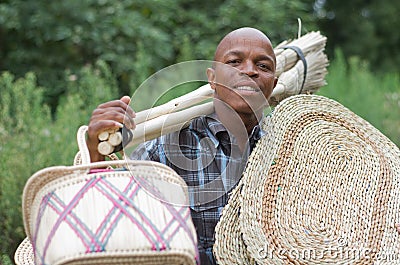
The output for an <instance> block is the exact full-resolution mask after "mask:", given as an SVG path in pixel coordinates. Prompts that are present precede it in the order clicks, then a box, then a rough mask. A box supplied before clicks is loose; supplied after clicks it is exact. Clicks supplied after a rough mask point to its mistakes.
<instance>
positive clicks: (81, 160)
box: [74, 125, 90, 165]
mask: <svg viewBox="0 0 400 265" xmlns="http://www.w3.org/2000/svg"><path fill="white" fill-rule="evenodd" d="M87 130H88V126H87V125H82V126H81V127H79V129H78V132H77V133H76V140H77V142H78V148H79V152H78V153H77V154H76V156H75V159H74V165H78V164H81V165H89V164H90V153H89V149H88V147H87V145H86V132H87Z"/></svg>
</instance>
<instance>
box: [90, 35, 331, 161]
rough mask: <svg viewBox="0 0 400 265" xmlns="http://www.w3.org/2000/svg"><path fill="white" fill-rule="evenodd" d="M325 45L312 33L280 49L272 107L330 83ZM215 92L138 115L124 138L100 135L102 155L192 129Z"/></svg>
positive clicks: (206, 111) (204, 90) (205, 89)
mask: <svg viewBox="0 0 400 265" xmlns="http://www.w3.org/2000/svg"><path fill="white" fill-rule="evenodd" d="M325 44H326V37H324V36H322V35H321V34H320V33H319V32H310V33H308V34H306V35H304V36H302V37H300V38H298V39H295V40H293V41H284V42H282V43H280V44H279V45H277V46H276V48H275V49H274V52H275V54H276V62H277V64H276V76H277V77H278V78H279V79H278V84H277V85H276V87H275V88H274V90H273V92H272V94H271V97H270V99H269V100H268V101H269V104H270V105H272V106H276V105H277V104H278V103H279V102H280V101H282V100H283V99H285V98H287V97H289V96H291V95H296V94H299V93H308V94H311V93H314V92H315V91H317V90H318V89H319V88H320V87H322V86H324V85H325V84H326V82H325V75H326V74H327V69H326V67H327V66H328V59H327V57H326V55H325V54H324V49H325ZM213 93H214V90H212V89H211V87H210V85H209V84H206V85H204V86H201V87H200V88H198V89H196V90H194V91H192V92H190V93H187V94H185V95H183V96H181V97H178V98H176V99H173V100H171V101H169V102H167V103H165V104H163V105H160V106H157V107H154V108H150V109H147V110H143V111H141V112H138V113H137V114H136V117H135V119H134V120H135V123H136V128H135V129H134V130H125V129H124V130H123V131H126V132H125V133H126V134H127V135H124V137H123V136H122V134H121V132H119V131H114V132H112V131H108V132H104V134H103V133H101V134H99V140H100V143H99V145H98V151H99V153H101V154H102V155H109V154H111V153H113V152H117V151H119V150H121V149H122V144H121V143H122V140H123V139H124V141H125V142H124V147H130V146H133V145H135V144H138V143H140V142H143V141H148V140H151V139H154V138H157V137H159V136H161V135H164V134H168V133H171V132H174V131H178V130H180V129H182V128H184V127H186V126H188V124H189V123H190V121H191V120H192V119H194V118H196V117H199V116H202V115H208V114H210V113H212V112H213V111H214V108H213V103H212V102H208V103H204V104H201V105H197V104H198V103H201V102H202V101H204V100H206V99H210V98H212V96H213ZM114 134H117V135H118V136H114ZM127 138H128V139H127ZM126 139H127V140H126Z"/></svg>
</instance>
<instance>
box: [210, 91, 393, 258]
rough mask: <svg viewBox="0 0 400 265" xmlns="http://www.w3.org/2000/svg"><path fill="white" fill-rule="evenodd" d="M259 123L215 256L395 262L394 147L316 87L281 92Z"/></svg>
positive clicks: (219, 233)
mask: <svg viewBox="0 0 400 265" xmlns="http://www.w3.org/2000/svg"><path fill="white" fill-rule="evenodd" d="M263 126H264V129H266V131H267V135H266V136H265V137H263V138H262V139H260V141H259V142H258V143H257V146H256V148H255V149H254V151H253V153H252V154H251V156H250V158H249V161H248V165H247V167H246V171H245V173H244V175H243V179H242V182H241V185H242V186H241V187H239V188H238V190H239V189H240V190H241V191H240V194H236V193H237V192H238V191H237V190H235V191H234V192H233V194H232V195H231V198H230V200H229V202H228V204H227V206H226V208H225V209H224V211H223V215H222V217H221V220H220V223H219V224H218V226H217V230H216V233H217V235H216V239H217V242H216V246H215V247H214V248H215V249H214V252H215V254H216V256H217V259H218V261H219V263H220V264H233V263H235V264H251V263H253V262H254V260H255V262H256V263H257V264H400V235H399V233H398V232H397V231H396V228H395V224H396V223H400V151H399V148H398V147H397V146H396V145H394V144H393V143H392V142H391V141H390V140H388V139H387V138H386V137H385V136H384V135H382V134H381V133H380V132H379V131H378V130H377V129H375V128H374V127H373V126H372V125H370V124H369V123H368V122H366V121H365V120H363V119H362V118H360V117H358V116H357V115H355V114H354V113H352V112H351V111H350V110H348V109H347V108H345V107H343V106H342V105H340V104H339V103H337V102H335V101H333V100H330V99H327V98H325V97H322V96H315V95H299V96H293V97H290V98H288V99H286V100H284V101H282V102H281V104H280V105H278V106H277V107H276V108H275V110H274V112H273V115H272V118H271V119H266V122H265V123H264V125H263ZM232 208H233V209H232ZM239 210H240V213H239ZM231 237H236V238H231ZM227 238H229V239H227ZM244 249H246V250H244ZM229 256H231V257H233V258H231V259H230V260H229V258H226V257H229ZM239 256H240V257H239ZM243 257H244V258H243ZM249 257H251V258H249ZM253 259H254V260H253ZM228 260H229V261H228Z"/></svg>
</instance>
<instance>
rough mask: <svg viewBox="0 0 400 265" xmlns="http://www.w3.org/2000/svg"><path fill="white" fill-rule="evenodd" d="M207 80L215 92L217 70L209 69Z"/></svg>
mask: <svg viewBox="0 0 400 265" xmlns="http://www.w3.org/2000/svg"><path fill="white" fill-rule="evenodd" d="M207 79H208V83H209V84H210V87H211V88H212V89H214V90H215V70H214V69H213V68H207Z"/></svg>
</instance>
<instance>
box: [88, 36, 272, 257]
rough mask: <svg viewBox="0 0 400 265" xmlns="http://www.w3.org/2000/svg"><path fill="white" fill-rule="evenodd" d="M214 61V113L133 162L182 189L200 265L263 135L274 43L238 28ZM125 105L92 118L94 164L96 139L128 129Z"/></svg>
mask: <svg viewBox="0 0 400 265" xmlns="http://www.w3.org/2000/svg"><path fill="white" fill-rule="evenodd" d="M214 61H215V62H214V64H213V66H212V67H211V68H208V69H204V70H205V71H206V72H207V77H208V82H209V83H210V85H211V87H212V88H213V89H214V91H215V93H214V107H215V112H214V113H213V114H211V115H208V116H202V117H199V118H196V119H194V120H193V121H191V123H190V125H189V127H187V128H184V129H182V130H180V131H178V132H175V133H171V134H167V135H164V136H161V137H159V138H157V139H154V140H152V141H149V142H145V143H143V144H142V145H140V146H139V147H138V148H137V149H136V150H135V151H134V152H133V154H132V155H131V158H132V159H136V160H143V159H146V160H152V161H157V162H161V163H163V164H166V165H168V166H169V167H171V168H172V169H174V170H175V171H176V172H177V173H178V174H179V175H180V176H181V177H182V178H183V179H184V180H185V182H186V183H187V185H188V187H189V193H190V194H189V196H190V208H191V216H192V220H193V222H194V225H195V227H196V232H197V238H198V249H199V254H200V260H201V264H216V261H215V259H214V257H213V254H212V247H213V244H214V230H215V226H216V224H217V222H218V220H219V218H220V215H221V211H222V208H223V207H224V206H225V204H226V203H227V200H228V193H229V192H230V191H231V190H232V189H233V188H234V187H235V185H236V184H237V182H238V181H239V179H240V177H241V174H242V172H243V170H244V167H245V165H246V162H247V158H248V155H249V154H250V152H251V150H252V149H253V147H254V146H255V144H256V142H257V141H258V140H259V139H260V137H261V136H262V135H263V133H264V132H263V131H262V129H261V127H260V122H261V120H262V118H263V110H264V109H265V107H266V106H267V105H268V103H267V99H268V98H269V97H270V95H271V93H272V90H273V88H274V86H275V85H276V82H277V78H276V77H275V67H276V59H275V54H274V50H273V48H272V44H271V42H270V40H269V39H268V37H267V36H266V35H265V34H264V33H262V32H261V31H259V30H257V29H254V28H241V29H237V30H235V31H232V32H231V33H229V34H228V35H226V36H225V37H224V38H223V39H222V40H221V42H220V43H219V45H218V47H217V49H216V52H215V56H214ZM129 100H130V98H129V97H123V98H121V100H115V101H110V102H107V103H104V104H101V105H99V106H98V107H97V109H96V110H94V111H93V114H92V117H91V119H90V122H89V130H88V138H87V144H88V147H89V150H90V154H91V159H92V162H95V161H99V160H104V156H102V155H100V154H99V153H98V151H97V145H98V138H97V136H98V135H99V133H100V132H102V131H104V130H107V129H118V128H119V127H120V126H121V124H122V123H123V122H124V121H125V125H126V126H127V127H128V128H134V122H133V118H134V116H135V114H134V112H133V110H132V109H131V108H130V107H129V106H128V104H129ZM131 104H133V105H134V102H133V103H131ZM125 115H126V116H127V117H128V119H126V117H125Z"/></svg>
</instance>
